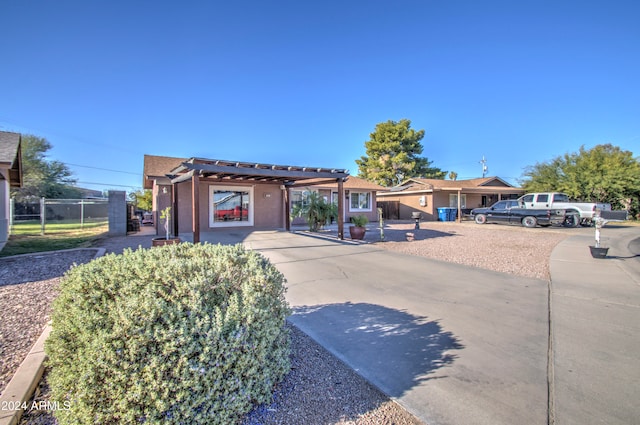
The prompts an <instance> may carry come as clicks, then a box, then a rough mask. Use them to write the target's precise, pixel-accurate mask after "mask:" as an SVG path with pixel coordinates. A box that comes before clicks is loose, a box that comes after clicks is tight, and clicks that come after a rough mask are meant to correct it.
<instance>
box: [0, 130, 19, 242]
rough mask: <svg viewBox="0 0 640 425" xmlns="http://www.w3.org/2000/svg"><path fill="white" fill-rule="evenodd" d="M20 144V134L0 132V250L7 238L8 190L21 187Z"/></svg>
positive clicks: (9, 212)
mask: <svg viewBox="0 0 640 425" xmlns="http://www.w3.org/2000/svg"><path fill="white" fill-rule="evenodd" d="M20 143H21V137H20V134H18V133H10V132H6V131H0V250H1V249H2V248H4V245H5V243H6V242H7V239H8V238H9V223H10V218H11V208H10V204H9V195H10V189H11V188H12V187H22V154H21V151H20Z"/></svg>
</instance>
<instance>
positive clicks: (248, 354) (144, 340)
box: [46, 244, 290, 425]
mask: <svg viewBox="0 0 640 425" xmlns="http://www.w3.org/2000/svg"><path fill="white" fill-rule="evenodd" d="M284 292H285V287H284V277H283V276H282V274H281V273H279V272H278V271H277V270H276V268H275V267H274V266H273V265H272V264H270V263H269V261H268V260H266V259H265V258H264V257H262V256H261V255H260V254H258V253H256V252H253V251H248V250H245V249H244V248H243V247H242V246H240V245H236V246H222V245H210V244H204V245H193V244H179V245H169V246H165V247H161V248H152V249H146V250H145V249H139V250H136V251H131V250H126V251H125V252H124V253H123V254H122V255H114V254H110V255H107V256H104V257H101V258H98V259H96V260H94V261H92V262H91V263H88V264H84V265H80V266H77V267H74V268H72V269H71V270H70V271H69V272H68V273H67V274H66V275H65V277H64V278H63V280H62V282H61V286H60V295H59V297H58V298H57V299H56V300H55V302H54V307H53V314H52V321H53V331H52V333H51V336H50V337H49V339H48V340H47V343H46V351H47V354H48V355H49V365H50V367H51V372H50V374H49V377H48V381H49V384H50V387H51V391H52V397H51V400H52V401H54V402H58V403H59V404H60V405H61V406H64V405H65V402H69V403H70V408H69V409H68V410H65V409H59V410H57V411H56V412H55V414H56V418H57V419H58V421H59V423H60V424H62V425H64V424H95V423H101V424H110V423H118V424H134V423H135V424H141V423H143V424H161V423H162V424H178V423H182V424H204V423H206V424H228V423H234V422H237V421H238V420H239V419H240V418H241V417H242V416H243V415H244V414H245V413H247V412H248V411H249V410H250V409H251V407H252V405H254V404H260V403H266V402H269V401H270V399H271V395H272V391H273V389H274V386H275V384H276V383H277V382H279V381H280V380H281V379H282V377H283V376H284V375H285V374H286V373H287V372H288V370H289V367H290V365H289V335H288V333H287V332H286V329H285V327H284V325H285V318H286V316H287V315H288V314H289V309H288V306H287V304H286V301H285V298H284Z"/></svg>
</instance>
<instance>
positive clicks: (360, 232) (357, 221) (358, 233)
mask: <svg viewBox="0 0 640 425" xmlns="http://www.w3.org/2000/svg"><path fill="white" fill-rule="evenodd" d="M368 222H369V219H368V218H367V216H365V215H357V216H355V217H351V223H352V224H353V226H349V234H351V239H364V234H365V233H366V231H367V229H366V228H365V227H364V226H365V225H366V224H367V223H368Z"/></svg>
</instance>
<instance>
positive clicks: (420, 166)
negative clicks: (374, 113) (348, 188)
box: [356, 119, 447, 187]
mask: <svg viewBox="0 0 640 425" xmlns="http://www.w3.org/2000/svg"><path fill="white" fill-rule="evenodd" d="M369 137H370V140H369V141H367V142H365V143H364V146H365V148H366V155H365V156H362V157H360V159H356V164H358V176H359V177H361V178H363V179H366V180H369V181H372V182H375V183H378V184H380V185H382V186H386V187H390V186H395V185H398V184H400V183H402V182H403V181H404V180H405V179H407V178H409V177H424V178H432V179H444V177H445V176H446V174H447V172H446V171H442V170H441V169H439V168H436V167H432V166H431V164H432V161H429V160H428V159H427V158H425V157H422V156H420V155H421V154H422V151H423V147H422V144H421V143H420V141H421V140H422V138H423V137H424V130H418V131H416V130H414V129H412V128H411V121H410V120H408V119H402V120H400V121H392V120H389V121H387V122H383V123H379V124H377V125H376V129H375V131H374V132H373V133H371V134H370V135H369Z"/></svg>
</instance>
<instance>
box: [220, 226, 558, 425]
mask: <svg viewBox="0 0 640 425" xmlns="http://www.w3.org/2000/svg"><path fill="white" fill-rule="evenodd" d="M238 236H241V235H240V234H235V235H234V234H231V235H229V236H228V237H230V238H231V239H233V238H234V237H238ZM224 238H225V237H223V236H222V235H220V234H217V235H216V239H217V240H216V241H220V242H227V240H224ZM242 238H243V239H244V244H245V245H247V246H248V247H250V248H252V249H255V250H258V251H261V252H262V253H263V254H264V255H265V256H267V257H268V258H269V259H270V260H271V261H272V262H273V263H275V265H276V266H277V267H278V269H280V270H281V271H282V272H283V273H284V275H285V276H286V278H287V281H288V292H287V298H288V300H289V302H290V303H291V305H292V307H293V308H294V314H293V316H292V317H291V319H290V320H291V321H292V322H293V323H295V324H296V325H297V326H298V327H299V328H300V329H302V330H303V331H304V332H306V333H307V334H309V335H310V336H311V337H313V338H314V339H315V340H317V341H318V342H319V343H320V344H322V345H323V346H325V347H326V348H327V349H329V350H330V351H331V352H332V353H333V354H335V355H336V356H337V357H339V358H340V359H342V360H343V361H344V362H345V363H347V364H348V365H349V366H351V367H352V368H353V369H355V370H356V371H357V372H359V373H360V374H361V375H363V376H364V377H365V378H367V379H368V380H369V381H370V382H372V383H373V384H374V385H376V386H377V387H379V388H380V389H381V390H382V391H384V392H385V393H387V394H388V395H389V396H391V397H393V398H395V399H396V400H397V401H399V402H400V403H401V404H402V406H403V407H405V408H406V409H407V410H409V411H410V412H411V413H413V414H414V415H416V416H417V417H418V418H420V419H422V420H423V421H425V422H426V423H429V424H469V423H474V424H494V425H495V424H514V423H537V424H543V423H546V420H547V372H546V370H547V348H548V347H547V340H548V338H547V336H548V331H549V330H548V320H547V318H548V309H547V282H545V281H542V280H536V279H527V278H520V277H519V278H514V277H512V276H510V275H506V274H502V273H496V272H491V271H485V270H480V269H475V268H471V267H465V266H460V265H453V264H449V263H445V262H439V261H434V260H428V259H425V258H421V257H413V256H407V255H403V254H398V253H394V252H389V251H385V250H382V249H379V248H376V247H375V246H372V245H367V244H364V245H357V244H350V243H347V242H344V243H341V242H338V241H333V240H327V239H322V238H315V237H311V236H303V235H299V234H293V233H280V232H254V233H251V234H247V235H243V236H242ZM221 239H222V240H221Z"/></svg>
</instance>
